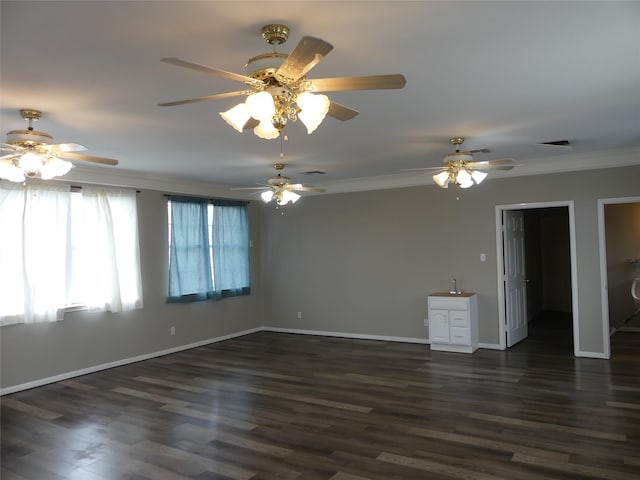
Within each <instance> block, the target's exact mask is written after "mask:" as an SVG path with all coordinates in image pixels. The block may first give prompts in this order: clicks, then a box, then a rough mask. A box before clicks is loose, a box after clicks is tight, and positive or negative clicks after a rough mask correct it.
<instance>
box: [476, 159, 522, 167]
mask: <svg viewBox="0 0 640 480" xmlns="http://www.w3.org/2000/svg"><path fill="white" fill-rule="evenodd" d="M514 166H515V160H513V159H512V158H501V159H498V160H486V161H484V162H469V167H471V168H475V169H476V170H511V169H512V168H513V167H514Z"/></svg>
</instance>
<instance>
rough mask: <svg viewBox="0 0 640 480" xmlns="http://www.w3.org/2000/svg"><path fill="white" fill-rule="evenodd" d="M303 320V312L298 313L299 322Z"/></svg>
mask: <svg viewBox="0 0 640 480" xmlns="http://www.w3.org/2000/svg"><path fill="white" fill-rule="evenodd" d="M301 318H302V312H298V320H299V319H301Z"/></svg>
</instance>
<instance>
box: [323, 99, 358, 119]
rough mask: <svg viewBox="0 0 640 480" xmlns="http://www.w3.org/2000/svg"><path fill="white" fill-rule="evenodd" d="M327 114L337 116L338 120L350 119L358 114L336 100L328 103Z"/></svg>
mask: <svg viewBox="0 0 640 480" xmlns="http://www.w3.org/2000/svg"><path fill="white" fill-rule="evenodd" d="M327 115H329V116H330V117H333V118H337V119H338V120H342V121H343V122H344V121H346V120H351V119H352V118H354V117H356V116H357V115H358V112H357V111H356V110H353V109H351V108H349V107H345V106H344V105H341V104H339V103H336V102H330V103H329V111H328V112H327Z"/></svg>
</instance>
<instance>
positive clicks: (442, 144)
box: [1, 0, 640, 193]
mask: <svg viewBox="0 0 640 480" xmlns="http://www.w3.org/2000/svg"><path fill="white" fill-rule="evenodd" d="M1 9H2V10H1V17H2V24H1V41H2V51H1V53H2V57H1V81H2V104H1V114H2V117H1V120H2V133H3V135H4V134H5V133H6V132H7V131H8V130H12V129H23V128H25V127H26V123H25V121H24V120H22V119H21V118H20V115H19V112H18V110H19V109H20V108H35V109H40V110H42V111H43V119H42V120H41V121H40V122H38V123H37V124H36V129H38V130H42V131H46V132H48V133H50V134H52V135H53V136H54V140H55V141H57V142H77V143H81V144H83V145H85V146H87V147H88V148H89V151H88V152H87V153H89V154H93V155H98V156H104V157H111V158H116V159H118V160H119V161H120V165H119V166H118V167H115V168H117V169H118V173H119V174H124V173H126V174H129V173H132V172H136V173H135V174H136V175H139V176H140V175H141V176H153V177H157V176H162V177H164V176H168V177H172V178H176V179H180V181H200V182H211V183H214V184H219V185H229V186H254V185H255V184H256V183H260V182H264V181H265V180H266V178H267V177H268V176H270V175H272V174H273V173H274V172H273V168H272V165H273V164H274V163H276V162H277V161H279V155H280V141H279V140H261V139H258V138H257V137H255V136H254V135H253V133H251V132H250V131H249V132H247V133H244V134H240V133H238V132H236V131H235V130H233V129H231V128H230V127H229V126H228V125H227V124H226V123H225V122H224V121H223V120H222V119H221V118H220V116H219V115H218V112H220V111H223V110H227V109H228V108H230V107H231V106H233V105H234V104H236V103H238V101H239V100H241V99H242V98H240V99H238V98H236V99H228V100H214V101H210V102H203V103H195V104H189V105H182V106H176V107H158V106H157V104H158V103H159V102H166V101H171V100H181V99H185V98H190V97H198V96H203V95H210V94H214V93H222V92H227V91H232V90H241V89H243V88H244V85H243V84H241V83H238V82H234V81H232V80H229V79H226V78H221V77H217V76H212V75H207V74H205V73H200V72H196V71H192V70H188V69H184V68H179V67H175V66H172V65H167V64H165V63H162V62H160V59H161V58H163V57H179V58H182V59H185V60H189V61H193V62H196V63H201V64H204V65H209V66H212V67H216V68H219V69H223V70H228V71H232V72H237V73H241V74H245V73H246V72H245V69H244V64H245V62H246V60H247V59H248V58H249V57H251V56H254V55H256V54H258V53H263V52H267V51H271V49H272V47H270V46H268V45H267V44H266V43H264V41H263V40H262V38H261V36H260V28H261V27H262V26H263V25H265V24H267V23H284V24H286V25H288V26H289V27H290V28H291V35H290V38H289V41H288V42H287V43H285V44H284V45H282V46H281V47H279V49H278V50H279V51H282V52H289V51H291V50H292V49H293V48H294V47H295V45H296V44H297V43H298V41H299V40H300V38H301V37H302V36H303V35H311V36H315V37H319V38H322V39H324V40H326V41H328V42H329V43H331V44H332V45H333V46H334V49H333V51H332V52H331V53H329V54H328V55H327V56H326V57H325V58H324V60H323V61H322V62H320V64H318V65H317V66H316V67H315V68H314V69H313V70H312V71H311V72H310V73H309V74H308V75H307V76H308V77H309V78H311V79H313V78H324V77H339V76H356V75H375V74H386V73H402V74H404V75H405V77H406V78H407V85H406V87H405V88H404V89H402V90H378V91H350V92H333V93H329V94H328V95H329V96H330V98H331V99H332V100H334V101H336V102H339V103H342V104H344V105H347V106H349V107H351V108H353V109H355V110H358V111H359V112H360V115H358V116H357V117H356V118H354V119H353V120H350V121H347V122H340V121H338V120H335V119H333V118H327V119H325V121H324V122H323V124H322V125H321V126H320V127H319V128H318V130H316V132H315V133H313V134H312V135H307V134H306V130H305V129H304V128H303V126H302V125H300V124H299V123H296V124H290V125H288V126H287V128H286V129H285V131H286V133H287V134H288V139H289V140H288V141H287V142H285V144H284V153H285V159H284V160H285V163H286V164H287V167H286V169H285V173H286V174H288V175H289V176H291V177H292V178H293V179H294V181H300V182H305V183H312V184H314V185H319V186H325V187H327V188H328V191H329V193H331V192H337V191H347V190H357V189H363V188H384V187H388V186H402V185H413V184H423V183H429V182H430V177H429V175H425V174H423V173H420V174H416V173H407V172H402V169H410V168H417V167H427V166H435V165H439V164H440V163H441V162H442V155H443V154H445V153H448V152H450V151H451V146H450V145H449V143H448V139H449V138H450V137H452V136H464V137H466V138H467V141H466V142H465V145H464V146H465V147H468V148H470V149H476V148H489V149H491V153H488V154H483V155H481V156H480V158H476V159H481V160H489V159H492V158H514V159H516V161H517V163H518V166H517V167H516V168H515V169H514V170H512V171H511V172H508V173H507V174H506V175H522V174H528V173H538V172H543V171H559V170H574V169H579V168H596V167H600V166H607V165H624V164H639V163H640V153H639V152H640V28H639V27H638V25H640V2H637V1H630V2H620V3H618V2H610V1H605V2H542V1H533V2H481V1H471V2H462V1H448V2H420V1H411V2H403V1H389V2H381V1H369V2H365V1H357V2H330V1H320V2H318V1H313V2H312V1H296V2H268V1H260V2H241V1H235V2H231V1H227V2H213V1H210V2H207V1H197V2H190V1H156V2H143V1H129V2H124V1H118V2H116V1H111V2H101V1H85V2H79V1H69V2H55V1H44V2H36V1H15V2H14V1H5V0H2V3H1ZM557 140H569V141H570V142H571V148H559V147H542V146H538V145H537V144H538V143H540V142H548V141H557ZM91 168H93V169H94V170H93V171H94V172H95V171H96V170H97V171H98V172H99V173H102V172H105V174H106V172H107V170H109V169H112V168H114V167H91ZM91 168H89V170H91ZM83 169H84V167H80V169H79V170H83ZM310 170H322V171H325V172H326V174H325V175H304V174H303V173H302V172H306V171H310ZM109 171H111V170H109ZM501 174H502V175H505V174H504V173H502V172H499V173H496V174H495V175H497V176H499V175H501Z"/></svg>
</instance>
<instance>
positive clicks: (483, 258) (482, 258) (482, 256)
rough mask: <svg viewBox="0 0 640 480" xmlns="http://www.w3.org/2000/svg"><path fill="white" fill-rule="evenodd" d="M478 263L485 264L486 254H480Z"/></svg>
mask: <svg viewBox="0 0 640 480" xmlns="http://www.w3.org/2000/svg"><path fill="white" fill-rule="evenodd" d="M480 261H481V262H486V261H487V254H486V253H481V254H480Z"/></svg>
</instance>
